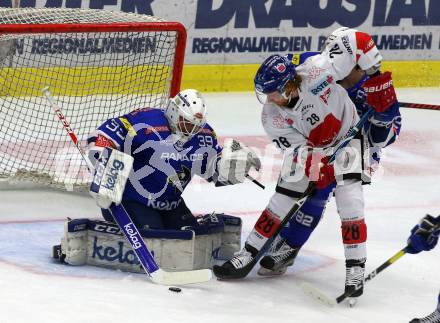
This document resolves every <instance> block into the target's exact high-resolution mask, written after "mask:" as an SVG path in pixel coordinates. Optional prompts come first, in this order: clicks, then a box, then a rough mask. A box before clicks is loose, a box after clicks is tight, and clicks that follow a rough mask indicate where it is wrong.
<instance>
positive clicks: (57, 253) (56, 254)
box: [52, 244, 66, 264]
mask: <svg viewBox="0 0 440 323" xmlns="http://www.w3.org/2000/svg"><path fill="white" fill-rule="evenodd" d="M52 258H54V259H57V260H58V261H59V262H60V263H62V264H64V263H65V262H64V259H65V258H66V255H64V254H63V253H62V252H61V245H60V244H58V245H55V246H53V247H52Z"/></svg>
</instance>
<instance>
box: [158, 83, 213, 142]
mask: <svg viewBox="0 0 440 323" xmlns="http://www.w3.org/2000/svg"><path fill="white" fill-rule="evenodd" d="M165 116H166V117H167V119H168V122H169V123H170V127H171V131H172V132H173V133H174V134H176V135H178V136H179V137H180V139H184V140H189V139H190V138H191V137H192V136H194V135H195V134H196V133H198V132H199V131H200V129H202V128H203V127H204V125H205V124H206V104H205V100H204V99H203V98H202V96H201V94H200V93H199V92H198V91H196V90H192V89H188V90H184V91H181V92H179V93H177V95H176V96H175V97H174V98H171V99H170V100H169V102H168V106H167V108H166V110H165Z"/></svg>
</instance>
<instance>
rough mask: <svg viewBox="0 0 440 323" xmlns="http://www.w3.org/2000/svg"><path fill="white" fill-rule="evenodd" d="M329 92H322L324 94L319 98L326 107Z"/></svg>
mask: <svg viewBox="0 0 440 323" xmlns="http://www.w3.org/2000/svg"><path fill="white" fill-rule="evenodd" d="M330 93H331V90H330V89H327V90H325V91H324V93H322V94H321V95H320V96H319V98H320V99H321V100H322V102H324V103H325V104H327V105H328V97H329V96H330Z"/></svg>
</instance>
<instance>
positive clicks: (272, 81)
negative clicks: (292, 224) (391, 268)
mask: <svg viewBox="0 0 440 323" xmlns="http://www.w3.org/2000/svg"><path fill="white" fill-rule="evenodd" d="M330 69H331V66H330V64H329V61H328V60H327V59H326V58H325V57H324V56H322V55H316V56H313V57H310V58H309V59H308V60H307V61H306V62H305V63H304V64H302V65H301V66H299V67H298V68H297V69H296V70H295V68H294V66H293V64H292V63H291V62H290V61H289V60H288V59H287V58H285V57H283V56H280V55H273V56H271V57H269V58H268V59H266V60H265V61H264V62H263V64H262V66H261V67H260V70H259V71H258V72H257V77H256V80H255V84H256V91H257V93H258V94H259V96H260V101H262V102H264V106H263V112H262V121H263V126H264V127H265V130H266V132H267V134H268V135H269V137H270V138H271V139H272V140H273V141H274V142H276V143H277V144H278V145H279V147H282V148H285V149H286V151H288V152H289V153H287V154H285V157H284V162H283V169H284V170H288V171H287V172H284V173H283V172H282V174H281V176H280V178H279V180H278V183H277V187H276V192H275V194H274V195H273V196H272V198H271V200H270V201H269V204H268V206H267V208H266V209H265V210H264V211H263V212H262V214H261V216H260V218H259V219H258V221H257V223H256V225H255V227H254V229H253V231H252V233H251V234H250V235H249V237H248V239H247V241H246V244H245V247H244V249H243V250H242V251H241V252H240V253H239V254H237V255H236V256H235V257H234V258H233V259H231V260H230V261H228V262H226V263H225V264H224V265H222V266H221V267H215V269H214V273H215V274H216V275H217V276H218V277H219V278H226V279H227V278H241V277H244V276H245V275H246V274H247V273H248V272H249V270H247V269H248V268H246V267H247V265H248V264H250V263H251V262H253V259H254V256H255V254H256V253H257V251H258V250H259V249H260V248H261V247H262V246H263V245H264V243H265V242H266V240H267V239H268V238H270V237H271V236H272V233H273V232H274V231H275V230H276V229H277V228H278V226H279V224H280V221H281V220H282V219H283V218H284V217H285V216H286V214H287V212H288V211H289V210H290V209H291V207H292V206H293V204H294V203H295V201H297V200H298V198H299V197H300V196H301V195H302V193H303V192H304V191H305V190H306V188H307V187H308V185H309V182H310V181H314V182H315V183H316V186H317V187H319V188H324V187H327V186H328V185H329V184H330V183H332V182H333V181H334V180H335V176H336V178H337V179H338V185H337V186H336V190H335V193H336V199H337V202H338V207H339V214H340V216H341V218H343V219H344V221H346V222H350V223H352V224H353V225H354V224H355V225H356V227H357V228H358V231H357V233H356V234H357V235H356V237H355V238H356V239H355V240H356V241H355V243H353V244H351V245H350V248H346V256H348V258H353V259H359V260H364V259H365V257H366V250H365V239H366V225H365V223H364V206H363V192H362V186H361V182H360V180H359V179H360V176H361V175H362V174H361V173H362V165H361V161H362V158H356V157H359V154H360V149H361V146H362V138H357V139H356V140H354V141H353V142H352V143H351V144H350V149H347V150H346V153H345V154H344V158H343V160H344V163H345V164H347V165H346V167H339V166H337V165H338V164H339V162H338V160H339V158H338V159H337V162H336V164H335V167H334V166H333V165H329V164H327V157H328V154H331V153H332V152H333V151H332V147H333V146H334V145H335V144H336V143H337V142H338V141H339V140H340V139H342V138H343V137H344V136H345V135H346V133H347V131H348V130H349V129H350V128H351V127H352V126H353V125H355V123H356V122H357V121H358V120H359V118H358V115H357V113H356V108H355V106H354V104H353V103H352V102H351V100H350V98H349V97H348V95H347V92H346V90H345V89H344V88H342V87H341V86H339V85H338V84H336V80H335V79H334V77H333V75H331V74H330V73H329V72H328V71H329V70H330ZM259 76H261V79H259ZM349 151H350V152H351V153H349ZM292 170H293V171H292ZM304 221H307V219H304Z"/></svg>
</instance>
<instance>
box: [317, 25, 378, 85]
mask: <svg viewBox="0 0 440 323" xmlns="http://www.w3.org/2000/svg"><path fill="white" fill-rule="evenodd" d="M322 54H323V55H325V56H327V57H328V58H329V59H330V61H331V62H332V65H333V68H334V69H335V74H336V77H337V80H342V79H343V78H345V77H346V76H347V75H348V74H349V73H350V72H351V70H352V69H353V68H354V67H355V66H356V65H359V67H360V68H361V69H362V70H364V71H365V72H366V73H367V74H368V75H372V74H374V73H376V72H377V71H378V70H379V69H380V66H381V61H382V55H381V54H380V53H379V50H378V49H377V47H376V44H375V43H374V41H373V39H372V38H371V36H370V35H369V34H367V33H364V32H360V31H358V30H356V29H351V28H347V27H341V28H338V29H336V30H335V31H334V32H332V33H331V35H330V36H328V38H327V40H326V41H325V47H324V49H323V51H322Z"/></svg>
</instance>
